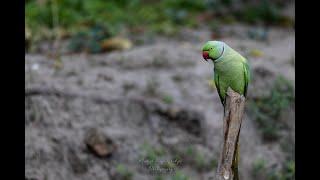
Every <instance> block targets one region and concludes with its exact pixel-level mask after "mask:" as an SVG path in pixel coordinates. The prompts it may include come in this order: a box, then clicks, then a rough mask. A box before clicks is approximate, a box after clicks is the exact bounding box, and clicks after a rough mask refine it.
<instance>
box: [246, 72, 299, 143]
mask: <svg viewBox="0 0 320 180" xmlns="http://www.w3.org/2000/svg"><path fill="white" fill-rule="evenodd" d="M294 100H295V95H294V89H293V84H292V82H291V81H289V80H287V79H285V78H284V77H283V76H279V77H278V78H277V79H276V80H275V81H274V83H273V86H272V88H271V90H270V93H269V95H267V96H265V97H260V98H255V99H254V100H251V101H249V107H250V108H249V109H250V111H251V113H250V114H251V115H253V119H255V120H256V122H257V125H258V127H259V129H260V130H261V131H262V135H263V137H264V139H265V140H275V139H277V138H278V137H279V130H280V129H281V128H284V127H285V124H284V123H283V122H281V121H280V119H279V118H280V115H281V113H282V112H284V111H285V110H287V109H288V108H289V107H290V106H292V105H293V104H294Z"/></svg>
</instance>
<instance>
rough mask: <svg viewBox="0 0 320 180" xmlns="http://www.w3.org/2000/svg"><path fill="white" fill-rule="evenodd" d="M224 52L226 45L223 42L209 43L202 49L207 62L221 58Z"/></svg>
mask: <svg viewBox="0 0 320 180" xmlns="http://www.w3.org/2000/svg"><path fill="white" fill-rule="evenodd" d="M223 51H224V43H223V42H221V41H208V42H207V43H206V44H204V46H203V47H202V57H203V58H204V59H205V60H206V61H207V60H208V59H211V60H212V61H213V62H214V61H215V60H217V59H218V58H220V57H221V56H222V54H223Z"/></svg>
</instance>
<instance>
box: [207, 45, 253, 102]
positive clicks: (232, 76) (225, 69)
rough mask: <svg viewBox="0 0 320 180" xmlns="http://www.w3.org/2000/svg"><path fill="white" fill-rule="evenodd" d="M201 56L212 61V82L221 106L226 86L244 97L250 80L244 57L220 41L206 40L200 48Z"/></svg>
mask: <svg viewBox="0 0 320 180" xmlns="http://www.w3.org/2000/svg"><path fill="white" fill-rule="evenodd" d="M202 56H203V58H204V59H205V60H206V61H207V60H208V59H211V60H212V61H213V63H214V82H215V84H216V87H217V90H218V94H219V97H220V100H221V102H222V104H223V106H224V105H225V97H226V93H227V90H228V87H230V88H231V89H232V90H234V91H235V92H237V93H239V94H241V95H244V96H245V97H246V95H247V89H248V83H249V81H250V69H249V65H248V62H247V60H246V58H244V57H243V56H241V55H240V54H239V53H238V52H237V51H235V50H234V49H232V48H231V47H230V46H228V45H227V44H226V43H224V42H222V41H208V42H207V43H206V44H205V45H204V46H203V48H202Z"/></svg>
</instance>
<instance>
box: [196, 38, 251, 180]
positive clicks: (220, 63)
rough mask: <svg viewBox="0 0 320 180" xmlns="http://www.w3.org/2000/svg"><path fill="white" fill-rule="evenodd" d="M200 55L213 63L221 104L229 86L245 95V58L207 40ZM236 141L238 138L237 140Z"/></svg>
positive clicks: (223, 102) (236, 176)
mask: <svg viewBox="0 0 320 180" xmlns="http://www.w3.org/2000/svg"><path fill="white" fill-rule="evenodd" d="M202 56H203V58H204V59H205V60H206V61H207V60H208V59H211V60H212V61H213V63H214V82H215V84H216V87H217V91H218V94H219V97H220V100H221V103H222V105H223V106H224V107H225V97H226V93H227V90H228V87H230V88H231V89H232V90H234V91H235V92H237V93H239V94H241V95H243V96H245V97H246V95H247V90H248V84H249V81H250V68H249V65H248V62H247V60H246V58H244V57H243V56H241V55H240V54H239V53H238V52H237V51H235V50H234V49H232V48H231V47H230V46H228V45H227V44H226V43H224V42H221V41H208V42H207V43H206V44H205V45H204V46H203V48H202ZM237 141H238V140H237ZM238 146H239V144H237V147H236V150H235V151H236V156H235V157H234V159H233V167H232V168H233V169H234V174H235V179H236V180H238V178H239V175H238V165H237V164H238V160H239V147H238Z"/></svg>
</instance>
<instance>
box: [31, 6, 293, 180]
mask: <svg viewBox="0 0 320 180" xmlns="http://www.w3.org/2000/svg"><path fill="white" fill-rule="evenodd" d="M119 2H122V3H124V4H123V5H121V4H120V5H119V4H117V2H116V1H110V2H108V3H105V4H108V6H106V7H104V6H102V5H104V4H103V2H101V1H98V0H95V1H92V3H96V4H91V5H90V6H89V7H90V8H92V10H93V11H97V12H95V13H97V15H92V17H91V16H89V18H88V19H89V20H88V19H85V20H83V21H80V20H79V19H76V18H74V19H75V20H73V19H72V18H70V17H73V16H71V15H72V13H74V14H76V13H79V12H78V11H75V12H73V11H72V10H73V9H71V10H70V11H68V10H67V9H68V7H69V5H70V4H71V5H70V6H72V7H73V8H76V7H78V6H75V4H77V3H78V4H81V1H71V0H70V1H46V0H42V1H26V55H25V88H26V90H25V162H26V163H25V179H28V180H31V179H32V180H33V179H37V180H44V179H47V180H58V179H66V180H67V179H68V180H69V179H79V180H80V179H81V180H88V179H90V180H91V179H92V180H95V179H97V180H100V179H101V180H102V179H103V180H106V179H110V180H118V179H127V180H130V179H133V180H149V179H157V180H160V179H169V180H180V179H181V180H182V179H183V180H184V179H192V180H193V179H199V180H201V179H203V180H207V179H212V177H213V175H214V173H215V169H216V166H217V161H218V157H219V153H220V151H221V149H220V148H221V146H222V117H223V107H222V105H221V103H220V100H219V97H218V94H217V92H216V89H215V85H214V82H213V63H212V62H206V61H204V60H203V59H202V56H201V47H202V45H203V44H204V43H205V42H206V41H207V40H212V39H218V40H222V41H224V42H226V43H227V44H228V45H230V46H231V47H232V48H234V49H235V50H237V51H238V52H240V53H241V54H242V55H244V56H245V57H247V59H248V61H249V63H250V67H251V73H252V81H251V83H250V86H249V90H248V100H247V105H246V115H245V118H244V120H243V124H242V130H241V134H240V164H239V172H240V178H241V179H247V180H250V179H261V180H264V179H266V180H273V179H274V180H275V179H281V180H289V179H294V175H295V159H294V153H295V150H294V146H295V125H294V124H295V115H294V110H295V103H294V99H295V95H294V82H295V67H294V65H295V64H294V62H295V30H294V1H283V2H282V1H280V2H279V1H272V2H270V4H267V5H265V4H263V5H260V4H261V3H266V1H261V2H260V1H230V2H229V1H221V3H220V4H221V8H218V9H215V11H214V10H212V9H211V8H206V7H208V6H209V5H210V3H209V4H205V3H208V2H211V3H217V2H220V1H188V0H179V1H177V2H181V4H179V5H180V6H177V7H175V6H174V5H175V4H170V3H168V1H163V2H162V1H161V2H156V1H150V2H149V1H148V2H144V1H132V2H136V3H137V4H134V3H129V2H130V1H119ZM195 2H197V3H195ZM201 2H203V4H201ZM226 2H229V4H228V3H226ZM68 3H69V4H68ZM72 3H74V4H72ZM99 3H100V4H99ZM101 3H102V4H101ZM157 3H158V4H157ZM188 3H189V4H188ZM190 3H191V4H190ZM110 4H111V5H112V4H114V8H113V9H112V8H110V7H113V6H111V5H110ZM132 4H133V5H132ZM168 4H169V5H170V6H169V5H168ZM239 4H241V5H242V4H244V5H243V6H239ZM82 5H83V4H82ZM200 5H203V7H201V6H200ZM64 6H66V7H65V9H64ZM101 6H102V7H101ZM109 6H110V7H109ZM136 6H137V7H136ZM153 6H158V7H154V8H160V7H162V6H163V7H162V8H164V9H163V10H164V11H159V12H157V13H158V14H161V13H164V12H166V13H168V14H169V15H167V16H168V17H170V18H169V20H167V19H164V20H163V21H162V18H159V19H160V20H159V19H157V17H154V16H155V15H150V16H147V15H146V14H148V13H146V14H144V13H142V15H141V20H137V22H133V20H130V18H129V17H128V19H129V20H128V21H129V22H131V23H133V24H130V23H129V22H124V23H123V24H124V25H123V24H122V25H118V24H117V23H115V24H114V26H113V23H112V22H113V21H114V22H122V21H124V20H123V18H122V16H124V15H123V14H121V12H122V13H125V12H128V15H127V16H130V13H131V12H129V10H135V9H134V8H135V7H136V8H137V9H143V7H145V9H146V10H145V11H146V12H150V13H151V12H152V7H153ZM189 6H190V7H189ZM191 6H192V7H198V6H199V7H198V8H196V9H192V7H191ZM278 6H279V8H278V9H275V10H278V11H276V12H277V13H274V12H273V9H274V8H275V7H278ZM107 7H108V8H110V9H108V8H107ZM121 7H123V8H124V9H125V10H122V9H121ZM130 7H132V8H133V9H130ZM138 7H141V8H138ZM210 7H211V6H210ZM253 7H258V8H256V9H255V8H253ZM280 7H281V8H280ZM95 8H97V9H95ZM99 8H100V9H102V10H105V11H108V10H110V11H112V13H111V14H112V17H111V16H110V17H109V16H107V15H106V16H103V14H99V11H98V10H99ZM104 8H106V9H104ZM117 8H118V10H117V11H116V10H115V9H117ZM126 8H128V9H126ZM175 8H178V10H179V11H178V10H177V11H176V9H175ZM201 8H202V9H201ZM266 8H271V10H270V12H269V11H267V13H265V14H267V15H265V14H263V13H262V15H261V13H260V14H259V12H261V11H262V10H264V9H266ZM168 9H169V10H170V9H171V11H168V12H167V11H166V10H168ZM233 9H235V10H234V11H235V12H233ZM239 9H240V10H239ZM248 9H249V10H248ZM89 10H91V9H89ZM157 10H162V9H161V8H160V9H157ZM180 10H181V11H180ZM118 11H119V12H118ZM247 11H248V12H247ZM55 12H56V13H57V15H56V16H55ZM84 12H86V11H84ZM84 12H83V13H82V16H84V18H85V17H86V14H85V13H84ZM137 12H140V11H137ZM213 12H216V13H213ZM59 13H60V14H59ZM92 13H93V12H92ZM95 13H93V14H95ZM170 13H171V14H170ZM268 13H269V14H268ZM272 13H274V14H272ZM70 14H71V15H70ZM151 14H152V13H151ZM270 14H271V15H270ZM131 15H132V14H131ZM46 16H48V17H47V18H48V19H49V20H48V21H49V22H47V21H46ZM82 16H80V17H82ZM115 16H119V17H117V18H115ZM132 16H134V15H132ZM136 16H137V19H139V17H140V16H139V15H136ZM144 16H146V18H145V19H144V18H143V17H144ZM171 16H173V17H171ZM251 16H252V18H251V19H250V17H251ZM273 16H274V17H273ZM95 17H101V19H102V20H101V19H98V18H97V19H98V20H96V19H95ZM124 17H125V16H124ZM242 17H245V18H242ZM272 17H273V18H272ZM67 18H70V19H71V20H70V21H67V20H66V19H67ZM90 18H91V19H90ZM108 18H109V19H108ZM125 19H126V18H125ZM95 20H96V21H95ZM88 21H89V22H90V23H88ZM101 21H106V22H108V23H109V24H99V22H101ZM180 21H181V22H180ZM75 22H77V23H75ZM72 23H74V24H72ZM134 23H136V24H134ZM92 24H94V25H92ZM97 24H98V25H97ZM126 24H127V26H125V25H126ZM128 24H129V25H128ZM112 28H113V29H114V30H112V31H111V30H110V29H112Z"/></svg>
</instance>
